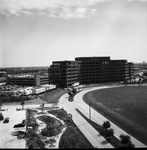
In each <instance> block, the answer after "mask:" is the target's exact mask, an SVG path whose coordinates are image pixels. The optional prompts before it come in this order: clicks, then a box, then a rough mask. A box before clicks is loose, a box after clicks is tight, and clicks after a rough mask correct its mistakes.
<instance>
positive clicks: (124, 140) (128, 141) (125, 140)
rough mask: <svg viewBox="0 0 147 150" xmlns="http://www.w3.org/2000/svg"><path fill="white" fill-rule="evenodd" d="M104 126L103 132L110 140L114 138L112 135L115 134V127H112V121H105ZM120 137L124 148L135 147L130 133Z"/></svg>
mask: <svg viewBox="0 0 147 150" xmlns="http://www.w3.org/2000/svg"><path fill="white" fill-rule="evenodd" d="M102 127H103V129H104V130H103V134H104V136H105V137H106V139H107V140H108V141H111V140H112V137H113V135H114V129H112V128H110V127H111V123H110V122H109V121H104V123H103V124H102ZM119 138H120V142H121V143H122V145H123V146H122V147H123V148H135V146H134V144H133V143H132V142H131V139H130V136H129V135H123V134H121V135H120V136H119Z"/></svg>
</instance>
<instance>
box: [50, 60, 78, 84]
mask: <svg viewBox="0 0 147 150" xmlns="http://www.w3.org/2000/svg"><path fill="white" fill-rule="evenodd" d="M79 71H80V63H79V62H78V61H54V62H53V64H52V65H51V66H50V69H49V83H51V84H52V83H54V84H55V85H58V86H60V87H68V86H71V84H73V83H74V82H77V81H78V80H79V75H80V74H79Z"/></svg>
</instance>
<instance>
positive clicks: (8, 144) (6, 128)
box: [0, 105, 25, 148]
mask: <svg viewBox="0 0 147 150" xmlns="http://www.w3.org/2000/svg"><path fill="white" fill-rule="evenodd" d="M16 108H21V107H20V106H17V105H16V106H13V105H12V106H3V109H5V111H0V112H1V113H2V114H3V116H4V118H6V117H9V122H8V123H3V121H0V148H25V139H17V136H12V135H11V134H12V132H13V131H16V129H14V128H13V126H14V125H15V124H18V123H21V122H22V120H23V119H25V110H20V111H16ZM23 130H25V129H23ZM23 130H22V131H23Z"/></svg>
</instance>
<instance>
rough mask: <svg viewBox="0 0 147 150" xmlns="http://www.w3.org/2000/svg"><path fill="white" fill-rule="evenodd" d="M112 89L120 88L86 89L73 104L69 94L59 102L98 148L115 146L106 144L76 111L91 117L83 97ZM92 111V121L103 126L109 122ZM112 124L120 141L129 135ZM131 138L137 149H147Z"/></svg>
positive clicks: (77, 96) (75, 98) (76, 96)
mask: <svg viewBox="0 0 147 150" xmlns="http://www.w3.org/2000/svg"><path fill="white" fill-rule="evenodd" d="M120 86H121V85H120ZM111 87H118V86H102V87H93V88H88V89H85V90H83V91H81V92H80V93H78V94H77V95H75V97H74V101H73V102H69V101H68V94H64V95H63V96H62V97H61V98H60V102H59V106H62V107H64V109H66V110H67V111H68V112H69V113H71V114H72V116H73V121H74V122H75V123H76V125H77V126H78V127H79V129H80V130H81V131H82V132H83V134H84V135H85V137H87V139H88V140H89V141H90V142H91V144H92V145H93V146H94V147H97V148H112V147H113V146H112V145H111V144H109V143H107V142H104V141H106V140H105V139H104V138H103V137H102V136H99V135H100V134H99V133H98V132H97V131H96V130H95V129H94V128H93V127H92V126H91V125H90V124H88V122H87V121H86V120H85V119H83V117H82V116H81V115H80V114H79V113H78V112H77V111H76V110H75V109H79V110H80V111H81V112H82V113H83V114H84V115H86V116H87V117H89V105H87V104H86V103H85V102H84V101H83V99H82V97H83V95H84V94H85V93H87V92H90V91H92V90H98V89H103V88H111ZM90 110H91V120H92V121H94V122H96V123H98V124H99V125H101V124H102V123H103V122H104V121H106V120H108V119H106V118H105V117H104V116H102V115H101V114H99V113H98V112H97V111H95V110H94V109H93V108H90ZM109 121H110V120H109ZM110 123H111V128H113V129H114V135H115V136H116V137H117V138H118V139H119V136H120V135H121V134H125V135H129V134H128V133H127V132H125V131H124V130H122V129H121V128H119V127H118V126H116V125H115V124H113V123H112V122H111V121H110ZM129 136H130V137H131V141H132V143H133V144H134V145H135V147H136V148H144V147H147V146H146V145H144V144H143V143H141V142H140V141H138V140H137V139H135V138H134V137H132V136H131V135H129ZM104 143H105V144H104Z"/></svg>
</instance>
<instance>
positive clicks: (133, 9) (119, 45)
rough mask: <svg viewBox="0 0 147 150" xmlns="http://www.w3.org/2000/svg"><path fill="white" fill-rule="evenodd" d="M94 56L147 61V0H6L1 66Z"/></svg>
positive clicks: (0, 18)
mask: <svg viewBox="0 0 147 150" xmlns="http://www.w3.org/2000/svg"><path fill="white" fill-rule="evenodd" d="M89 56H110V57H111V59H127V60H128V61H131V62H143V61H145V62H147V0H0V57H1V58H0V67H25V66H26V67H28V66H49V65H51V63H52V61H58V60H74V59H75V57H89Z"/></svg>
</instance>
